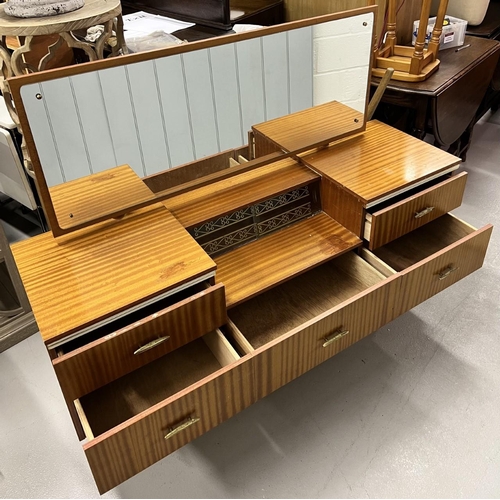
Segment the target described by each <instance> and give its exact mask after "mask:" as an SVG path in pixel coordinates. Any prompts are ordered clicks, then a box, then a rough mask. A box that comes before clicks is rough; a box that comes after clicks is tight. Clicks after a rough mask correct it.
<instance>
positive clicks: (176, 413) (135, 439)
mask: <svg viewBox="0 0 500 500" xmlns="http://www.w3.org/2000/svg"><path fill="white" fill-rule="evenodd" d="M250 369H251V364H250V361H249V360H248V359H242V360H240V361H238V362H236V363H234V364H233V365H230V366H227V367H225V368H223V369H221V370H220V371H219V372H217V373H216V374H214V375H213V376H210V377H209V378H208V380H207V379H205V380H203V381H200V382H199V383H197V384H194V385H193V386H191V387H189V388H187V389H185V390H184V391H181V392H180V393H178V394H177V395H175V396H172V397H171V398H168V399H167V400H165V401H164V402H161V403H159V404H157V405H155V406H153V407H152V408H150V409H149V410H147V411H145V412H143V413H141V414H139V415H137V416H136V417H133V418H131V419H130V420H128V421H127V422H125V423H123V424H121V425H120V426H118V427H116V428H115V429H111V430H110V431H108V432H106V433H105V434H102V435H101V436H99V437H97V438H95V439H94V440H92V441H90V442H89V443H87V444H85V445H84V447H83V449H84V451H85V454H86V456H87V460H88V462H89V465H90V468H91V470H92V474H93V475H94V478H95V481H96V484H97V487H98V489H99V492H100V493H101V494H103V493H105V492H106V491H108V490H110V489H111V488H114V487H115V486H117V485H118V484H120V483H122V482H123V481H125V480H127V479H129V478H130V477H132V476H134V475H135V474H137V473H139V472H141V471H142V470H144V469H146V468H147V467H149V466H150V465H152V464H154V463H155V462H157V461H158V460H160V459H162V458H163V457H166V456H167V455H169V454H170V453H172V452H174V451H175V450H177V449H178V448H180V447H182V446H184V445H185V444H187V443H189V442H190V441H192V440H193V439H195V438H197V437H198V436H201V435H202V434H204V433H205V432H207V431H209V430H210V429H212V428H213V427H215V426H217V425H219V424H220V423H222V422H223V421H225V420H227V419H228V418H230V417H232V416H233V415H235V414H236V413H238V412H240V411H241V410H243V409H244V408H246V407H247V406H250V405H251V404H252V403H254V402H255V398H254V393H253V390H252V386H251V372H250ZM166 436H168V438H167V437H166Z"/></svg>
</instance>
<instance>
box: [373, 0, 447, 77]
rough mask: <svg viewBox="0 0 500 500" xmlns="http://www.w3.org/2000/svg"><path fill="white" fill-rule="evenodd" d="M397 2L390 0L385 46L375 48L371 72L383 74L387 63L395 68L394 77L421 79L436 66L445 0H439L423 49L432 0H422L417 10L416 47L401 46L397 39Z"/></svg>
mask: <svg viewBox="0 0 500 500" xmlns="http://www.w3.org/2000/svg"><path fill="white" fill-rule="evenodd" d="M396 4H397V0H389V4H388V17H387V36H386V40H385V43H384V46H383V47H382V48H381V49H380V50H378V49H376V53H375V61H374V67H373V70H372V73H373V75H374V76H378V77H382V76H383V75H384V73H385V70H386V69H387V68H389V67H392V68H394V70H395V71H394V74H393V75H392V79H393V80H402V81H406V82H420V81H422V80H425V79H427V78H428V77H429V76H430V75H432V73H434V72H435V71H436V70H437V69H438V67H439V59H438V58H437V53H438V50H439V39H440V37H441V33H442V31H443V21H444V17H445V15H446V9H447V7H448V0H441V1H440V3H439V9H438V13H437V18H436V24H435V25H434V29H433V31H432V36H431V39H430V41H429V45H428V47H427V49H424V45H425V36H426V32H427V24H428V22H429V15H430V11H431V4H432V0H423V1H422V9H421V12H420V25H419V28H418V33H417V39H416V42H415V47H414V48H413V47H404V46H402V45H397V42H396Z"/></svg>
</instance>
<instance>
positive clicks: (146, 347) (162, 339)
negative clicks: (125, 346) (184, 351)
mask: <svg viewBox="0 0 500 500" xmlns="http://www.w3.org/2000/svg"><path fill="white" fill-rule="evenodd" d="M169 338H170V335H165V337H160V338H158V339H154V340H152V341H151V342H148V343H147V344H144V345H143V346H142V347H139V349H137V350H136V351H134V354H141V353H142V352H146V351H149V350H150V349H153V347H156V346H157V345H160V344H163V342H165V341H166V340H168V339H169Z"/></svg>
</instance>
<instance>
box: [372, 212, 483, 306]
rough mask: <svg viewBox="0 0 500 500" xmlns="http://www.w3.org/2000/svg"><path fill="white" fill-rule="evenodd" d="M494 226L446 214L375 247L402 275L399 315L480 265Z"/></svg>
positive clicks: (379, 255) (388, 263)
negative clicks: (470, 221) (480, 225)
mask: <svg viewBox="0 0 500 500" xmlns="http://www.w3.org/2000/svg"><path fill="white" fill-rule="evenodd" d="M492 229H493V226H491V224H488V225H487V226H484V227H483V228H481V229H479V230H476V229H475V228H473V227H472V226H470V225H469V224H467V223H466V222H463V221H461V220H460V219H458V218H456V217H454V216H453V215H451V214H445V215H443V216H442V217H439V218H438V219H436V220H434V221H432V222H430V223H428V224H426V225H425V226H422V227H421V228H419V229H417V230H415V231H413V232H411V233H409V234H407V235H405V236H402V237H401V238H398V239H397V240H395V241H392V242H391V243H388V244H387V245H384V246H382V247H380V248H378V249H377V250H375V251H374V254H375V255H376V256H377V257H379V258H380V259H381V260H382V261H383V262H385V263H386V264H387V265H388V266H390V267H391V268H392V269H394V270H395V271H397V272H398V274H399V275H400V276H401V279H402V281H401V293H400V294H399V295H398V301H397V304H396V305H395V307H396V310H395V312H396V313H397V314H396V315H399V314H403V313H404V312H406V311H409V310H410V309H412V308H413V307H415V306H416V305H418V304H420V303H421V302H423V301H424V300H427V299H428V298H429V297H432V296H433V295H435V294H436V293H439V292H440V291H442V290H444V289H445V288H447V287H449V286H450V285H452V284H454V283H456V282H457V281H459V280H461V279H462V278H464V277H465V276H467V275H468V274H470V273H472V272H474V271H476V270H477V269H479V268H480V267H481V266H482V265H483V262H484V257H485V255H486V250H487V248H488V243H489V240H490V236H491V231H492Z"/></svg>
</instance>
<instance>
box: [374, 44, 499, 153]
mask: <svg viewBox="0 0 500 500" xmlns="http://www.w3.org/2000/svg"><path fill="white" fill-rule="evenodd" d="M499 56H500V43H499V42H497V41H494V40H487V39H482V38H475V37H470V36H466V37H465V44H464V45H463V46H462V47H458V48H451V49H446V50H443V51H441V52H440V59H441V65H440V68H439V71H437V72H436V73H435V74H433V75H432V76H431V77H430V78H429V79H428V80H426V81H424V82H417V83H410V82H397V81H391V82H390V84H389V86H388V87H387V90H386V91H385V93H384V96H383V97H382V102H381V104H380V106H379V108H378V110H377V112H376V113H375V117H376V118H378V119H380V120H382V121H384V122H386V123H389V124H391V125H393V126H395V127H397V128H399V129H401V130H404V131H406V132H408V133H410V134H412V135H414V136H416V137H418V138H420V139H423V138H424V137H425V136H426V134H427V133H431V134H433V135H434V140H435V145H436V146H438V147H441V148H446V149H447V150H448V151H449V152H451V153H453V154H456V155H457V156H461V157H462V159H465V155H466V153H467V149H468V148H469V146H470V141H471V134H472V129H473V127H474V124H475V123H476V119H475V117H476V113H477V111H478V109H479V107H480V105H481V102H482V99H483V97H484V95H485V93H486V90H487V88H488V85H489V83H490V81H491V79H492V76H493V73H494V71H495V68H496V67H497V63H498V60H499ZM379 82H380V79H379V78H375V77H373V78H372V91H374V90H375V88H376V87H377V86H378V84H379Z"/></svg>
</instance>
